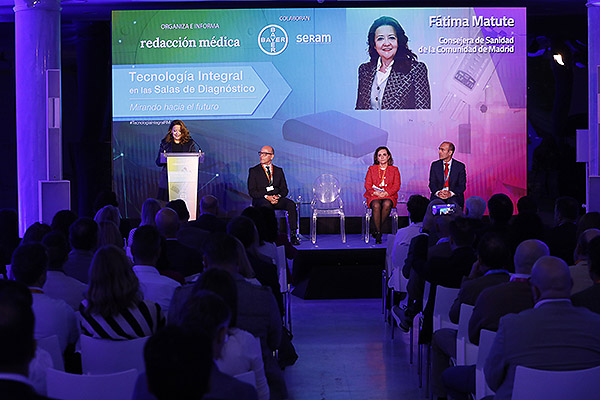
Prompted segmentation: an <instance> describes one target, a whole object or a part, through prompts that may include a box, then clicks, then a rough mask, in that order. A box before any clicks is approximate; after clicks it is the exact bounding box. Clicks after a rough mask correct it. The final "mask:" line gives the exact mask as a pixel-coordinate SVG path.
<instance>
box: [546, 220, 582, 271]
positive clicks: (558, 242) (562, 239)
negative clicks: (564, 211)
mask: <svg viewBox="0 0 600 400" xmlns="http://www.w3.org/2000/svg"><path fill="white" fill-rule="evenodd" d="M576 235H577V225H575V224H574V223H572V222H565V223H564V224H562V225H560V226H556V227H554V228H552V229H550V230H549V231H548V233H547V234H546V240H545V242H546V244H547V245H548V248H549V249H550V255H551V256H555V257H560V258H562V259H563V260H565V262H566V263H567V265H573V263H574V261H573V253H574V251H575V247H576V246H577V236H576Z"/></svg>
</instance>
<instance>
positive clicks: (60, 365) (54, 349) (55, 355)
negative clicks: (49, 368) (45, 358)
mask: <svg viewBox="0 0 600 400" xmlns="http://www.w3.org/2000/svg"><path fill="white" fill-rule="evenodd" d="M37 345H38V347H39V348H41V349H44V350H46V351H47V352H48V353H50V357H52V364H54V369H57V370H59V371H64V370H65V362H64V360H63V355H62V351H61V350H60V343H59V342H58V336H56V335H52V336H48V337H45V338H42V339H38V340H37Z"/></svg>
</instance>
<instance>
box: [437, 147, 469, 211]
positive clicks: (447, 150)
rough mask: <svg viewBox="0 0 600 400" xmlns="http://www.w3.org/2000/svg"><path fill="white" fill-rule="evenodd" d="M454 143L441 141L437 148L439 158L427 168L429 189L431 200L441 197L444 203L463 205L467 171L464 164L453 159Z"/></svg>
mask: <svg viewBox="0 0 600 400" xmlns="http://www.w3.org/2000/svg"><path fill="white" fill-rule="evenodd" d="M454 150H455V147H454V144H452V143H450V142H442V144H440V147H439V149H438V153H439V157H440V158H439V160H437V161H434V162H432V163H431V168H430V170H429V190H430V191H431V200H433V199H442V200H444V201H445V202H446V203H456V204H458V205H459V206H460V207H461V208H463V207H464V205H465V189H466V187H467V172H466V169H465V164H463V163H461V162H460V161H458V160H454V159H453V158H452V157H453V156H454Z"/></svg>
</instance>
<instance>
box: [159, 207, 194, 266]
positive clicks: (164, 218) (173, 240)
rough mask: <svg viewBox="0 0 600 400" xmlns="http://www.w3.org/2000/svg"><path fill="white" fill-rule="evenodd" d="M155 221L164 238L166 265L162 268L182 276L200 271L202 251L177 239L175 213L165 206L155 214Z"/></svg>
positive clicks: (177, 226)
mask: <svg viewBox="0 0 600 400" xmlns="http://www.w3.org/2000/svg"><path fill="white" fill-rule="evenodd" d="M155 221H156V228H157V229H158V232H159V233H160V234H161V235H162V236H163V237H164V238H165V239H166V240H165V242H163V243H164V246H165V247H164V248H163V249H162V250H163V252H164V255H165V257H166V260H167V263H168V266H167V267H166V268H165V267H164V266H163V269H170V270H173V271H177V272H179V273H180V274H181V275H182V276H184V277H186V276H190V275H194V274H198V273H200V272H202V270H203V269H204V264H203V263H202V253H200V252H199V251H198V250H196V249H193V248H191V247H188V246H185V245H183V244H181V243H180V242H179V240H177V231H178V230H179V227H180V226H181V221H180V220H179V217H178V215H177V213H176V212H175V211H174V210H172V209H170V208H168V207H165V208H163V209H161V210H160V211H159V212H158V213H157V214H156V218H155Z"/></svg>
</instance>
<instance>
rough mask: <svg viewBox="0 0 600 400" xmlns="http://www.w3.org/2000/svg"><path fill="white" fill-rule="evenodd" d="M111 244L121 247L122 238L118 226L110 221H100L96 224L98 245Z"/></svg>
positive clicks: (122, 243)
mask: <svg viewBox="0 0 600 400" xmlns="http://www.w3.org/2000/svg"><path fill="white" fill-rule="evenodd" d="M109 244H112V245H114V246H117V247H120V248H123V245H124V244H125V243H124V240H123V236H121V231H119V227H118V226H117V225H115V223H114V222H111V221H102V222H100V223H99V224H98V247H102V246H106V245H109Z"/></svg>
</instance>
